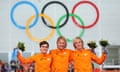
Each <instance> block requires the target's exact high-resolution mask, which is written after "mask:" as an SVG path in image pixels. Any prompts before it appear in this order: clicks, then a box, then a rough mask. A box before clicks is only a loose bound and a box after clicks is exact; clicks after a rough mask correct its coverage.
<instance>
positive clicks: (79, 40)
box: [74, 38, 82, 42]
mask: <svg viewBox="0 0 120 72" xmlns="http://www.w3.org/2000/svg"><path fill="white" fill-rule="evenodd" d="M74 42H82V40H81V39H78V38H77V39H75V40H74Z"/></svg>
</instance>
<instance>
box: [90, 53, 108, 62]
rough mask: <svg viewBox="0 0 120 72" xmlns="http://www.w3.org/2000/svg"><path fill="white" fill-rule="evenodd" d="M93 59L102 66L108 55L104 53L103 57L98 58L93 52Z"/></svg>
mask: <svg viewBox="0 0 120 72" xmlns="http://www.w3.org/2000/svg"><path fill="white" fill-rule="evenodd" d="M91 57H92V60H93V61H94V62H96V63H97V64H102V63H103V62H104V61H105V59H106V54H104V53H102V55H101V57H97V56H96V55H95V54H94V53H92V52H91Z"/></svg>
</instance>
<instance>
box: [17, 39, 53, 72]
mask: <svg viewBox="0 0 120 72" xmlns="http://www.w3.org/2000/svg"><path fill="white" fill-rule="evenodd" d="M39 46H40V53H39V54H35V55H33V56H31V57H28V58H23V57H22V55H21V54H20V52H19V51H18V55H17V57H18V60H19V61H20V62H21V63H23V64H28V63H34V64H35V69H34V71H35V72H51V61H52V59H51V55H50V54H47V52H48V48H49V44H48V42H47V41H42V42H40V43H39Z"/></svg>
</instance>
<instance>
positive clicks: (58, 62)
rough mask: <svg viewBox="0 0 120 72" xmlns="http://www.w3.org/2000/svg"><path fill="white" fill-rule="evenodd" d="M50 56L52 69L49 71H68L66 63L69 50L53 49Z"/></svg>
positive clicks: (67, 62) (68, 57)
mask: <svg viewBox="0 0 120 72" xmlns="http://www.w3.org/2000/svg"><path fill="white" fill-rule="evenodd" d="M50 54H51V56H52V71H51V72H68V64H69V59H70V54H71V50H69V49H64V50H60V49H55V50H52V51H51V52H50Z"/></svg>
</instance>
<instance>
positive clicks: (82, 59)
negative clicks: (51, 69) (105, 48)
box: [71, 49, 106, 72]
mask: <svg viewBox="0 0 120 72" xmlns="http://www.w3.org/2000/svg"><path fill="white" fill-rule="evenodd" d="M71 58H72V60H73V62H74V72H92V65H91V62H92V61H94V62H96V63H97V64H102V63H103V62H104V60H105V58H106V54H102V56H101V57H100V58H98V57H97V56H96V55H95V54H94V53H92V52H91V51H90V50H87V49H83V50H80V51H78V50H75V51H74V52H73V53H72V56H71Z"/></svg>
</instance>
